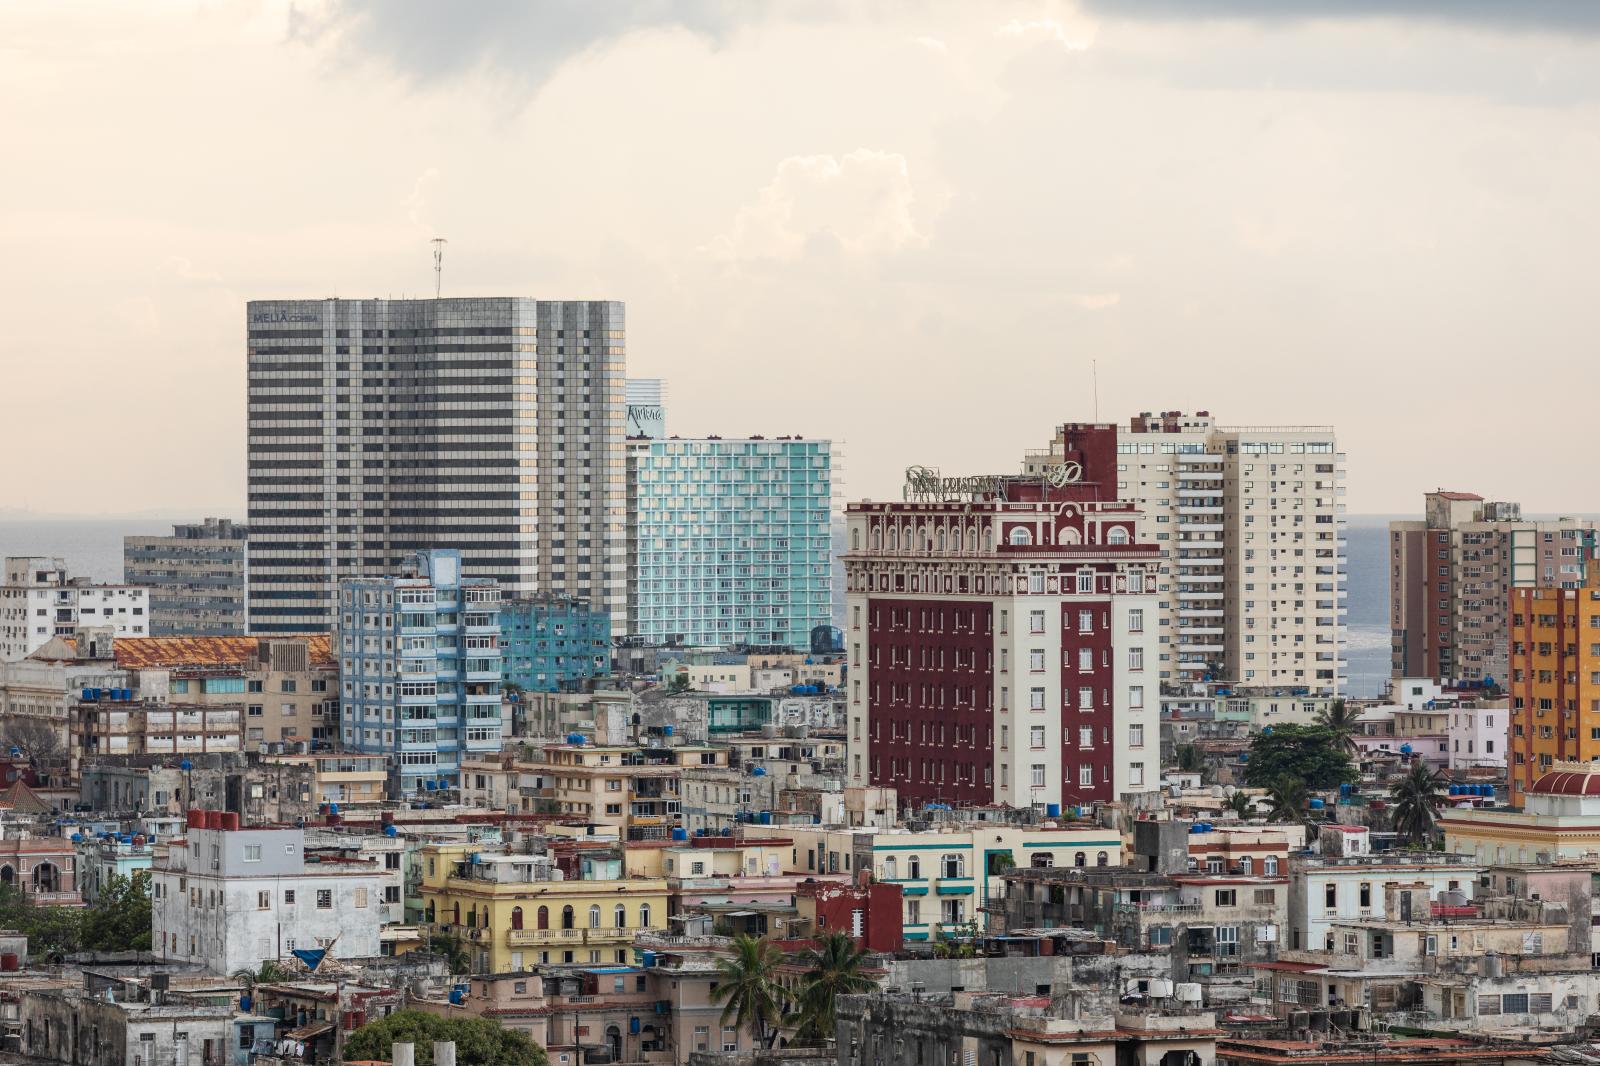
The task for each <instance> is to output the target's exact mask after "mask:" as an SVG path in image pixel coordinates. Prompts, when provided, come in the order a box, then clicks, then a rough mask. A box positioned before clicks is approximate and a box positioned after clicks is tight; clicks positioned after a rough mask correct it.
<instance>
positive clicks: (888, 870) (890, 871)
mask: <svg viewBox="0 0 1600 1066" xmlns="http://www.w3.org/2000/svg"><path fill="white" fill-rule="evenodd" d="M883 879H884V880H885V881H898V880H900V863H899V862H898V861H897V860H896V859H895V857H894V856H893V855H891V856H889V857H888V858H887V859H884V860H883Z"/></svg>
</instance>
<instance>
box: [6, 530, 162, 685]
mask: <svg viewBox="0 0 1600 1066" xmlns="http://www.w3.org/2000/svg"><path fill="white" fill-rule="evenodd" d="M149 624H150V591H149V590H148V589H142V588H136V587H134V586H133V585H94V584H90V583H89V581H88V579H87V578H81V577H69V576H68V575H67V564H66V561H65V560H62V559H55V558H51V557H49V556H18V557H15V558H7V559H6V573H5V584H3V585H0V661H4V662H16V661H17V660H18V659H23V658H26V657H27V656H28V655H29V654H31V653H32V652H34V651H37V650H38V649H39V648H41V647H43V646H44V645H45V644H46V643H47V642H48V641H49V640H50V638H52V637H58V636H59V637H70V636H72V634H73V631H74V630H76V629H77V628H78V626H80V625H83V626H109V627H111V629H112V630H113V631H114V635H116V636H119V637H142V636H145V635H146V634H147V633H148V632H149Z"/></svg>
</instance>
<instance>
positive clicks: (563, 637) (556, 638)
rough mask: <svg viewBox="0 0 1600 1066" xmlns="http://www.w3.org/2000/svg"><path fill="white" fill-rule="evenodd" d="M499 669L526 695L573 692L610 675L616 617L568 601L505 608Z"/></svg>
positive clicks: (543, 599)
mask: <svg viewBox="0 0 1600 1066" xmlns="http://www.w3.org/2000/svg"><path fill="white" fill-rule="evenodd" d="M500 653H501V656H502V660H501V664H500V668H501V670H502V671H503V673H504V677H505V682H506V684H507V685H515V686H517V687H518V688H520V689H522V690H523V691H524V692H570V691H574V690H577V689H578V688H580V687H581V686H582V684H583V682H585V681H588V680H591V679H593V678H596V677H605V676H606V675H608V674H610V673H611V614H610V613H609V612H607V611H597V610H595V609H594V608H593V607H591V606H590V605H589V603H588V602H587V601H584V600H579V599H573V598H572V597H569V596H535V597H532V598H529V599H518V600H507V601H506V602H505V603H503V604H501V605H500Z"/></svg>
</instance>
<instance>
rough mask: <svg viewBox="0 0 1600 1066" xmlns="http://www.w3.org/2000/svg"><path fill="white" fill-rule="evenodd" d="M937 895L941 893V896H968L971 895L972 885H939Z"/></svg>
mask: <svg viewBox="0 0 1600 1066" xmlns="http://www.w3.org/2000/svg"><path fill="white" fill-rule="evenodd" d="M939 895H941V896H970V895H972V886H971V885H940V886H939Z"/></svg>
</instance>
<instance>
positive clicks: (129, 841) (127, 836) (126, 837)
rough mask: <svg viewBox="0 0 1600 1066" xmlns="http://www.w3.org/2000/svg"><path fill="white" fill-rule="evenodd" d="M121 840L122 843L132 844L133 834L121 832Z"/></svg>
mask: <svg viewBox="0 0 1600 1066" xmlns="http://www.w3.org/2000/svg"><path fill="white" fill-rule="evenodd" d="M122 842H123V843H124V844H132V843H133V834H132V833H123V834H122Z"/></svg>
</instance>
